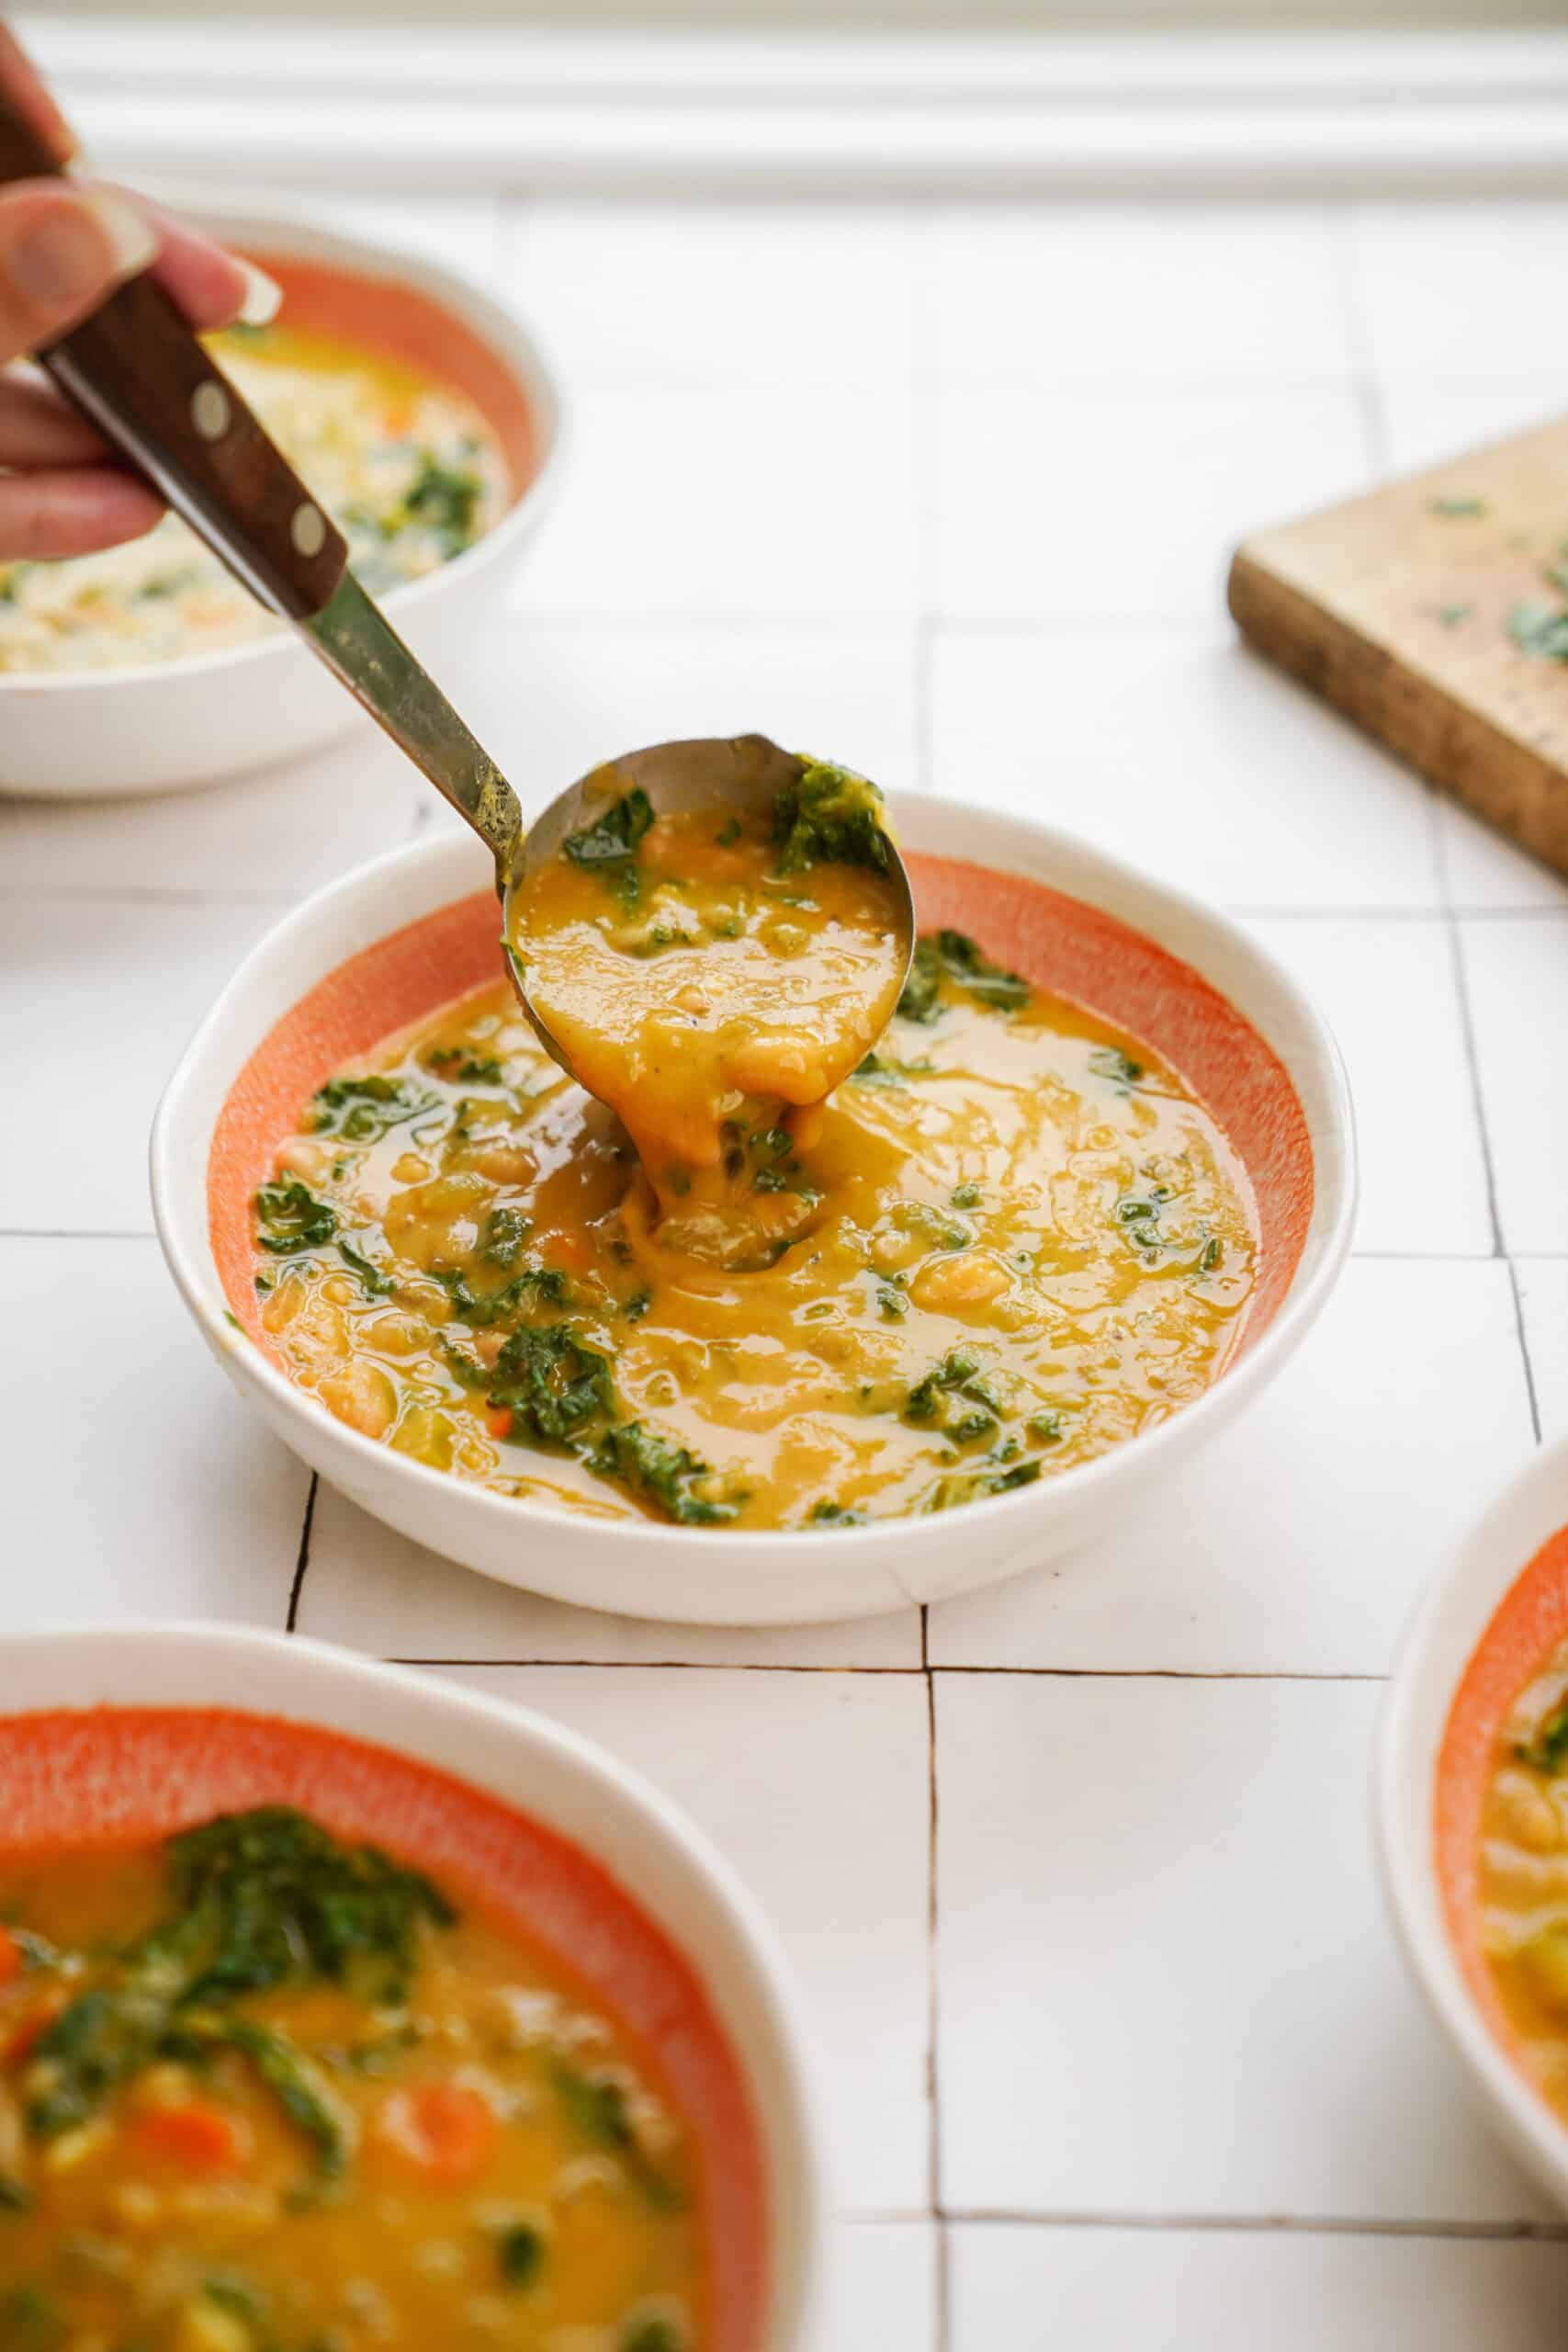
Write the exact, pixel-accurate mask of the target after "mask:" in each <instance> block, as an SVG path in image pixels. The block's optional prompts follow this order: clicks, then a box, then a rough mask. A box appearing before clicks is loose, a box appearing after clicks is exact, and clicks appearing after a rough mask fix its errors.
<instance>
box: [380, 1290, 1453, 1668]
mask: <svg viewBox="0 0 1568 2352" xmlns="http://www.w3.org/2000/svg"><path fill="white" fill-rule="evenodd" d="M1481 1262H1483V1263H1485V1262H1489V1261H1481ZM387 1663H388V1665H389V1666H424V1667H431V1666H438V1667H454V1666H456V1667H479V1668H485V1667H500V1668H504V1669H505V1670H506V1671H507V1672H509V1673H518V1672H525V1671H528V1670H530V1669H533V1668H540V1669H544V1670H549V1671H553V1670H555V1669H556V1668H560V1669H561V1670H562V1671H563V1672H567V1673H571V1674H604V1673H611V1674H637V1673H645V1674H843V1675H854V1674H860V1675H870V1676H877V1677H902V1678H903V1679H905V1680H906V1681H915V1680H917V1679H919V1680H924V1681H926V1682H929V1683H931V1685H932V1687H933V1691H934V1685H935V1679H936V1677H937V1676H938V1675H942V1674H974V1675H998V1676H1002V1675H1005V1676H1009V1677H1010V1678H1012V1679H1015V1680H1033V1681H1037V1682H1049V1681H1058V1682H1092V1681H1102V1682H1325V1683H1336V1684H1337V1683H1342V1682H1371V1683H1382V1682H1386V1681H1387V1680H1388V1676H1387V1675H1386V1674H1385V1673H1381V1672H1380V1673H1373V1672H1372V1671H1371V1669H1370V1668H1367V1669H1363V1668H1330V1667H1321V1668H1319V1667H1270V1666H1219V1667H1186V1666H987V1665H975V1664H969V1665H965V1664H964V1663H962V1662H954V1663H951V1664H944V1663H942V1662H941V1661H931V1660H928V1659H926V1658H923V1657H922V1658H921V1660H920V1661H919V1663H918V1664H917V1665H914V1666H855V1665H848V1666H809V1665H802V1664H801V1663H799V1662H798V1661H795V1660H790V1659H774V1658H767V1659H762V1658H693V1657H426V1656H424V1655H423V1654H422V1653H413V1652H409V1651H398V1652H394V1653H391V1654H389V1656H388V1657H387Z"/></svg>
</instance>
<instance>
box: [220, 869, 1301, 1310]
mask: <svg viewBox="0 0 1568 2352" xmlns="http://www.w3.org/2000/svg"><path fill="white" fill-rule="evenodd" d="M907 862H908V866H909V871H910V876H911V880H912V882H913V885H914V889H915V898H916V910H917V915H918V919H919V925H920V927H921V928H922V929H924V930H930V929H932V928H935V927H937V926H940V925H952V926H953V927H954V928H956V929H958V930H961V931H965V932H968V933H972V934H973V935H974V936H975V937H976V939H977V940H978V941H979V943H980V944H981V946H982V947H983V948H984V949H985V950H986V952H987V955H990V956H994V957H996V958H998V960H999V961H1001V962H1003V963H1005V964H1007V965H1009V966H1010V967H1012V968H1013V969H1015V970H1017V971H1019V972H1021V973H1022V974H1023V975H1024V977H1025V978H1028V979H1030V980H1032V981H1033V982H1034V983H1035V985H1036V986H1038V987H1041V988H1043V989H1052V990H1054V991H1055V992H1056V993H1057V994H1060V995H1064V996H1067V997H1071V998H1073V999H1075V1000H1076V1001H1078V1002H1079V1003H1081V1004H1084V1005H1086V1006H1088V1007H1089V1008H1091V1009H1092V1010H1093V1011H1094V1012H1098V1013H1100V1014H1101V1015H1102V1016H1103V1017H1104V1018H1105V1019H1106V1020H1108V1021H1111V1022H1113V1023H1116V1024H1117V1025H1118V1026H1120V1027H1121V1028H1122V1029H1124V1030H1127V1031H1129V1032H1130V1033H1131V1034H1132V1035H1134V1037H1139V1038H1142V1039H1144V1040H1145V1042H1146V1043H1147V1044H1148V1045H1150V1046H1153V1047H1154V1048H1155V1049H1156V1051H1157V1052H1158V1053H1160V1054H1161V1055H1163V1056H1164V1057H1166V1059H1167V1060H1168V1061H1169V1062H1170V1063H1171V1064H1172V1065H1173V1066H1174V1067H1175V1069H1177V1070H1178V1071H1179V1073H1180V1074H1181V1076H1182V1077H1183V1078H1184V1079H1185V1080H1186V1081H1187V1082H1188V1084H1189V1085H1190V1087H1191V1088H1192V1090H1193V1091H1194V1092H1195V1093H1196V1094H1197V1095H1198V1096H1199V1097H1200V1099H1201V1101H1202V1102H1203V1103H1204V1105H1205V1107H1206V1108H1207V1109H1208V1110H1209V1111H1210V1112H1211V1113H1212V1114H1213V1116H1214V1118H1215V1119H1216V1120H1217V1121H1218V1123H1219V1125H1221V1126H1222V1127H1223V1128H1224V1131H1225V1133H1226V1135H1227V1136H1228V1137H1229V1139H1230V1141H1231V1143H1232V1144H1233V1145H1234V1147H1235V1150H1236V1152H1237V1154H1238V1156H1239V1158H1240V1159H1241V1162H1242V1165H1243V1167H1244V1168H1245V1170H1246V1171H1247V1176H1248V1178H1249V1179H1250V1182H1251V1184H1252V1188H1253V1193H1254V1196H1255V1204H1256V1208H1257V1213H1258V1232H1259V1238H1260V1241H1261V1245H1262V1246H1261V1253H1260V1261H1259V1269H1258V1287H1257V1293H1256V1297H1255V1300H1254V1303H1253V1306H1252V1307H1251V1309H1250V1311H1249V1313H1248V1316H1247V1323H1246V1327H1245V1329H1244V1330H1243V1333H1242V1336H1241V1340H1240V1342H1239V1347H1238V1351H1237V1352H1238V1354H1239V1353H1240V1352H1243V1351H1245V1350H1246V1349H1247V1347H1248V1346H1249V1345H1250V1344H1251V1343H1252V1342H1253V1341H1254V1340H1257V1338H1258V1336H1259V1334H1260V1333H1261V1332H1262V1331H1263V1330H1264V1329H1266V1328H1267V1327H1268V1324H1269V1321H1270V1320H1271V1319H1272V1317H1273V1316H1274V1315H1275V1313H1276V1312H1277V1311H1278V1309H1279V1307H1280V1304H1281V1303H1282V1301H1283V1299H1284V1297H1285V1295H1286V1293H1287V1292H1288V1290H1289V1289H1290V1285H1291V1282H1292V1276H1293V1275H1294V1272H1295V1269H1296V1266H1297V1263H1298V1261H1299V1260H1300V1257H1301V1253H1302V1250H1303V1246H1304V1243H1305V1240H1306V1234H1307V1228H1308V1226H1309V1224H1310V1222H1311V1217H1312V1208H1313V1198H1314V1179H1313V1160H1312V1146H1311V1142H1310V1139H1309V1136H1308V1134H1307V1125H1306V1120H1305V1116H1304V1114H1303V1111H1302V1106H1301V1103H1300V1102H1299V1101H1298V1099H1297V1096H1296V1092H1295V1089H1294V1088H1293V1086H1292V1083H1291V1080H1290V1078H1289V1077H1288V1075H1287V1073H1286V1071H1285V1069H1284V1068H1283V1066H1282V1064H1281V1063H1280V1059H1279V1057H1278V1056H1277V1055H1276V1054H1275V1053H1274V1052H1273V1050H1272V1049H1271V1047H1269V1046H1268V1045H1266V1044H1265V1042H1264V1040H1263V1039H1262V1038H1261V1037H1260V1036H1259V1035H1258V1032H1257V1031H1256V1030H1255V1029H1254V1028H1252V1026H1251V1025H1250V1023H1247V1021H1245V1020H1244V1019H1243V1017H1242V1016H1241V1014H1240V1013H1239V1012H1236V1010H1235V1007H1234V1006H1233V1005H1231V1004H1229V1003H1228V1002H1227V1001H1226V1000H1225V999H1224V997H1222V996H1221V995H1220V994H1219V993H1218V991H1217V990H1216V989H1213V988H1212V987H1211V986H1210V985H1209V983H1208V981H1206V980H1205V979H1203V978H1201V975H1200V974H1199V973H1197V972H1195V971H1194V970H1193V969H1192V967H1191V966H1190V965H1189V964H1184V963H1182V962H1181V961H1180V960H1179V958H1178V957H1176V956H1171V955H1168V953H1167V952H1166V950H1165V949H1163V948H1161V947H1158V946H1156V944H1155V943H1154V942H1153V941H1152V940H1150V939H1146V938H1145V937H1144V936H1143V935H1142V934H1141V933H1138V932H1135V931H1134V930H1132V929H1131V928H1130V927H1129V926H1128V925H1127V924H1125V923H1122V922H1118V921H1117V920H1116V919H1115V918H1114V917H1113V916H1111V915H1108V914H1104V913H1102V912H1101V911H1100V910H1099V909H1097V908H1094V907H1090V906H1086V905H1085V904H1084V903H1083V902H1082V901H1081V900H1079V899H1069V898H1066V897H1064V896H1062V895H1061V894H1060V893H1058V892H1056V891H1055V890H1051V889H1047V888H1045V887H1044V886H1043V884H1041V883H1038V882H1033V881H1029V880H1026V879H1024V878H1023V877H1021V876H1015V875H1007V874H1000V873H996V872H993V871H990V870H988V869H987V868H985V867H981V866H977V865H966V864H964V863H962V862H961V861H959V860H956V859H952V858H938V857H931V856H926V855H921V854H910V855H909V857H908V861H907ZM499 933H500V913H499V910H498V908H497V905H496V901H495V899H494V898H493V897H492V896H491V895H490V894H489V893H487V892H479V893H477V894H476V895H475V896H474V897H472V898H470V899H459V900H457V901H455V902H454V903H453V904H452V905H450V906H446V907H442V908H438V909H437V910H435V911H434V913H432V914H429V915H425V916H423V917H422V918H421V920H420V921H419V922H414V923H411V924H409V925H407V926H406V927H405V928H404V929H403V930H401V931H399V932H394V933H391V934H390V935H389V937H387V938H385V939H381V940H378V941H377V942H376V943H375V944H373V945H372V946H370V947H368V948H367V949H365V950H364V951H363V952H362V953H361V954H360V955H358V956H352V957H350V959H349V960H348V961H347V962H346V963H344V964H342V965H340V966H339V967H337V969H336V970H335V971H333V972H330V973H328V974H327V976H326V978H324V979H322V980H320V981H318V983H317V984H316V986H315V987H314V988H313V989H310V992H309V994H308V995H307V996H305V997H304V998H303V999H302V1000H301V1001H300V1002H299V1004H297V1005H296V1006H295V1007H294V1008H293V1009H292V1010H291V1011H290V1012H287V1013H286V1014H285V1015H284V1017H283V1019H282V1020H281V1021H280V1022H278V1023H277V1024H276V1027H275V1028H274V1029H273V1030H272V1031H271V1032H270V1033H269V1035H267V1036H266V1037H265V1039H264V1040H263V1042H262V1044H261V1045H260V1046H258V1047H257V1048H256V1050H255V1052H254V1054H253V1055H252V1056H251V1057H250V1059H249V1061H248V1062H247V1063H246V1065H245V1067H244V1069H243V1070H242V1071H241V1073H240V1075H239V1077H238V1079H237V1080H235V1082H234V1085H233V1087H232V1088H231V1091H230V1093H229V1096H228V1099H227V1101H226V1102H225V1103H224V1105H223V1108H222V1111H221V1112H220V1114H219V1118H218V1123H217V1126H216V1128H215V1130H214V1134H213V1140H212V1148H211V1153H210V1156H209V1163H208V1215H209V1226H210V1232H211V1239H212V1250H213V1257H214V1260H215V1261H216V1264H217V1267H218V1272H219V1276H220V1281H221V1283H222V1284H223V1290H224V1294H225V1295H226V1297H227V1298H228V1301H229V1304H230V1306H231V1309H232V1311H233V1313H234V1316H235V1317H236V1318H237V1320H238V1321H239V1322H240V1323H241V1324H242V1325H243V1328H244V1329H245V1330H246V1331H248V1332H249V1333H250V1335H251V1337H252V1338H253V1339H254V1340H256V1341H257V1343H258V1344H259V1345H261V1346H262V1347H263V1348H264V1349H265V1350H266V1351H267V1353H268V1354H269V1355H270V1354H271V1349H270V1347H269V1346H268V1343H267V1341H266V1340H265V1337H264V1335H263V1329H262V1324H261V1319H260V1316H259V1312H258V1306H257V1300H256V1295H255V1291H254V1286H253V1283H252V1279H251V1272H252V1244H251V1231H250V1204H251V1199H252V1196H253V1195H254V1192H255V1190H256V1187H257V1186H258V1185H259V1184H261V1183H263V1182H265V1181H266V1179H267V1177H268V1176H269V1175H270V1173H271V1171H272V1165H273V1159H274V1155H275V1153H276V1147H277V1141H278V1138H279V1136H284V1135H288V1134H289V1133H290V1132H291V1131H292V1130H293V1128H294V1126H295V1125H296V1124H297V1122H298V1118H299V1110H300V1107H301V1105H302V1104H303V1103H305V1101H306V1100H307V1099H308V1097H309V1096H310V1094H311V1093H312V1092H313V1091H315V1089H316V1088H317V1087H318V1086H320V1085H321V1083H322V1082H323V1080H326V1079H327V1078H328V1077H330V1076H331V1074H332V1073H333V1070H334V1069H340V1068H341V1067H342V1066H343V1065H344V1063H345V1062H347V1061H349V1060H351V1059H352V1058H353V1057H355V1056H356V1055H360V1054H364V1053H367V1052H368V1051H369V1049H370V1048H371V1047H372V1046H375V1045H377V1044H378V1043H379V1042H380V1040H381V1039H383V1038H385V1037H387V1036H389V1035H391V1034H392V1032H394V1031H395V1030H398V1029H400V1028H403V1027H404V1026H406V1025H407V1024H408V1023H412V1022H413V1021H416V1020H418V1019H420V1018H421V1017H422V1016H423V1015H425V1014H427V1013H430V1012H434V1010H435V1009H436V1007H438V1006H439V1005H441V1004H443V1003H446V1002H448V1001H450V1000H452V999H453V998H456V997H458V996H461V995H463V994H464V993H465V992H466V991H467V990H468V989H472V988H474V987H476V986H478V985H479V983H480V982H481V981H484V980H488V979H491V978H494V977H495V974H496V971H497V967H498V965H499V961H500V958H499V953H498V938H499Z"/></svg>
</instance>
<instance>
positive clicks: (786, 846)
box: [773, 760, 893, 874]
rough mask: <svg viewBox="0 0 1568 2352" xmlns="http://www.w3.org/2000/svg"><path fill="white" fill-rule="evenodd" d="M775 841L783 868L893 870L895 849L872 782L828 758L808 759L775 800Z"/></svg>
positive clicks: (795, 870) (797, 871)
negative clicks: (857, 866)
mask: <svg viewBox="0 0 1568 2352" xmlns="http://www.w3.org/2000/svg"><path fill="white" fill-rule="evenodd" d="M773 842H774V844H775V846H776V847H777V849H778V852H779V860H778V870H779V872H780V873H781V874H804V873H805V872H806V871H807V868H808V867H809V866H813V865H867V866H870V867H871V868H872V869H873V871H874V872H875V873H877V874H887V873H890V872H891V871H892V866H893V852H892V849H891V847H890V845H889V842H888V839H887V834H886V831H885V829H884V825H883V800H882V795H881V793H880V792H878V790H877V788H876V786H875V785H874V784H872V783H871V782H870V781H869V780H868V779H867V778H866V777H865V776H863V775H855V774H854V773H853V772H852V770H851V769H849V768H840V767H835V766H834V765H833V764H832V763H831V762H829V761H828V760H809V761H807V763H806V764H805V766H804V767H803V768H802V770H801V772H800V774H799V775H797V776H796V777H795V778H794V780H793V781H792V782H791V783H789V784H786V785H785V786H784V789H783V791H782V792H781V793H780V794H779V797H778V798H777V800H776V801H775V802H774V804H773Z"/></svg>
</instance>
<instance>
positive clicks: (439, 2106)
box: [377, 2083, 500, 2182]
mask: <svg viewBox="0 0 1568 2352" xmlns="http://www.w3.org/2000/svg"><path fill="white" fill-rule="evenodd" d="M377 2120H378V2125H379V2129H380V2131H381V2134H382V2137H383V2138H384V2139H385V2140H386V2141H387V2143H389V2146H391V2147H393V2148H395V2149H396V2150H397V2152H398V2154H400V2155H401V2156H405V2157H407V2159H408V2160H409V2162H410V2163H411V2164H413V2165H417V2166H418V2167H419V2169H420V2171H421V2172H423V2173H425V2174H427V2175H428V2176H429V2177H431V2178H432V2179H434V2180H442V2181H454V2182H455V2181H463V2180H472V2179H473V2178H474V2177H475V2175H476V2174H478V2173H480V2172H482V2171H483V2170H484V2167H485V2166H486V2165H488V2164H489V2162H490V2160H491V2156H492V2155H493V2154H494V2153H495V2143H496V2138H497V2135H498V2132H499V2129H500V2127H499V2125H498V2124H497V2121H496V2115H495V2109H493V2108H492V2107H491V2103H490V2101H489V2099H487V2098H485V2097H484V2096H483V2095H482V2093H480V2092H479V2091H476V2090H470V2089H469V2088H468V2086H467V2085H466V2084H463V2083H422V2084H420V2085H418V2086H415V2087H413V2088H412V2089H409V2090H400V2091H393V2092H392V2093H391V2094H390V2095H389V2097H388V2098H385V2099H383V2100H382V2102H381V2107H380V2111H379V2114H378V2119H377Z"/></svg>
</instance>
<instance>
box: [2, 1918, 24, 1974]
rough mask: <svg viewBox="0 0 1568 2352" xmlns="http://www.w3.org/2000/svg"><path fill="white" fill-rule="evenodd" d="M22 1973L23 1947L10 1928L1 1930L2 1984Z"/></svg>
mask: <svg viewBox="0 0 1568 2352" xmlns="http://www.w3.org/2000/svg"><path fill="white" fill-rule="evenodd" d="M21 1973H22V1947H21V1945H20V1944H19V1943H18V1942H17V1939H16V1937H15V1936H14V1935H13V1934H12V1933H11V1930H10V1928H0V1985H8V1984H9V1983H10V1982H11V1979H12V1977H13V1976H19V1975H20V1974H21Z"/></svg>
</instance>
